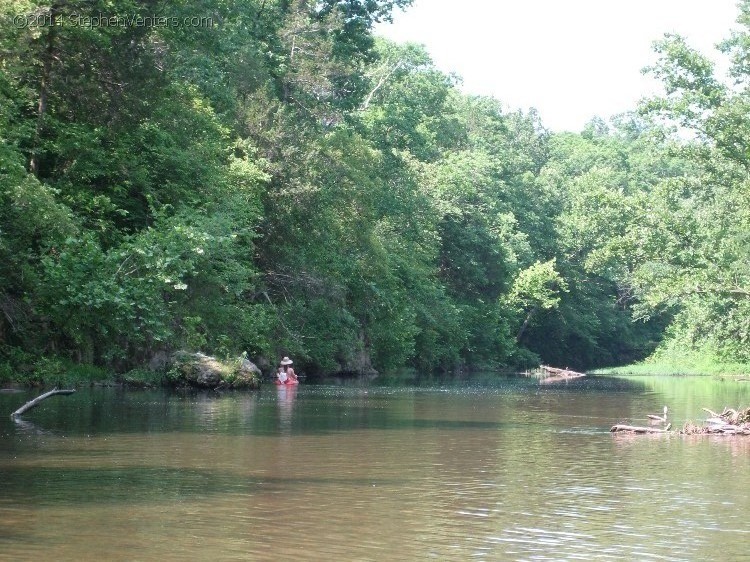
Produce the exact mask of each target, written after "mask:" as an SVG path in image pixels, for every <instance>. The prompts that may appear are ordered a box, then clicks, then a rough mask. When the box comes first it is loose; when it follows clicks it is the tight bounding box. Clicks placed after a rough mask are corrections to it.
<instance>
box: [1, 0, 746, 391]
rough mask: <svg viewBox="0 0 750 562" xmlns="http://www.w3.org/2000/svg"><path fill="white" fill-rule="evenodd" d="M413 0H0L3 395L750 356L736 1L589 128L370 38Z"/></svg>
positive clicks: (413, 49) (667, 44)
mask: <svg viewBox="0 0 750 562" xmlns="http://www.w3.org/2000/svg"><path fill="white" fill-rule="evenodd" d="M410 1H411V0H318V1H317V2H308V1H305V0H295V1H291V0H230V1H228V2H223V1H222V2H219V1H217V0H202V1H199V2H182V1H178V2H174V1H169V2H166V1H162V0H109V1H107V2H104V1H102V0H87V1H83V0H68V1H60V2H55V3H47V2H37V1H33V0H29V1H25V0H22V1H15V0H12V1H8V0H0V22H2V25H1V27H0V312H1V313H0V362H1V363H2V364H3V367H0V379H2V378H3V377H6V378H9V377H11V376H13V373H15V372H16V371H18V370H19V369H21V370H23V369H26V370H28V369H35V368H36V369H43V368H44V367H45V366H47V367H49V366H50V364H51V363H54V362H62V363H61V364H76V363H80V364H89V365H97V366H100V367H105V368H107V369H112V370H115V371H120V372H122V371H126V370H128V369H132V368H134V367H138V366H141V365H144V364H146V363H148V362H149V361H150V360H151V359H152V358H153V357H154V356H156V355H158V354H159V353H161V352H170V351H172V350H176V349H190V350H202V351H204V352H207V353H210V354H216V355H220V356H231V355H237V354H240V353H241V352H242V351H247V353H248V355H249V356H250V357H251V358H253V359H255V360H256V361H258V362H259V363H260V364H261V365H262V364H264V359H265V360H270V361H271V362H273V361H275V360H276V358H278V357H279V356H280V355H282V354H283V355H291V356H293V357H294V358H295V360H296V363H298V364H299V365H300V367H301V369H302V370H303V371H305V372H308V373H311V374H312V373H324V372H335V371H356V372H365V371H372V370H373V369H374V370H377V371H378V372H381V373H389V372H397V371H399V370H401V369H411V370H416V371H418V372H422V373H433V372H445V373H450V372H456V371H457V370H461V369H470V368H480V367H481V368H507V369H515V368H519V367H521V368H523V367H528V366H531V365H535V364H538V363H539V362H540V361H543V362H547V363H551V364H557V365H559V366H569V367H575V368H592V367H596V366H603V365H617V364H624V363H629V362H634V361H638V360H641V359H644V358H646V357H655V358H669V359H670V360H674V361H676V362H678V363H679V362H683V363H691V362H695V361H696V360H697V359H696V358H700V359H701V360H702V361H705V360H710V361H715V362H724V363H750V89H749V86H750V62H748V61H750V0H744V1H743V2H741V4H740V6H739V19H738V22H739V23H740V24H741V26H742V27H741V29H742V31H739V32H736V33H734V34H733V35H732V36H730V37H729V39H728V40H727V41H726V43H725V44H723V45H722V49H723V50H724V52H725V53H727V55H728V56H729V57H730V58H731V61H732V66H731V76H730V77H729V78H728V79H726V80H722V79H720V78H719V77H717V76H716V75H715V72H714V69H713V67H712V64H711V62H710V61H709V60H708V59H707V58H706V57H704V56H703V55H702V54H700V53H698V52H696V51H694V50H693V49H691V48H690V47H689V46H688V45H687V44H686V43H685V41H684V40H683V39H682V38H680V37H677V36H665V37H664V38H663V39H661V40H660V41H658V42H657V43H656V53H657V55H658V56H657V62H656V64H655V65H654V66H653V68H651V69H650V72H652V73H653V74H654V75H655V76H656V77H658V78H659V79H660V80H661V81H662V83H663V85H664V94H663V95H662V96H661V97H659V98H655V99H651V100H646V101H644V103H643V104H642V105H641V106H640V107H638V108H633V112H632V113H630V114H627V115H623V116H621V117H620V118H618V119H615V120H613V122H611V123H605V122H603V121H601V120H593V121H592V122H591V123H590V124H589V125H588V126H587V127H586V128H585V130H583V131H581V132H580V133H551V132H549V131H548V130H546V129H545V127H544V124H543V120H542V117H540V116H539V115H537V114H536V113H534V112H533V111H532V112H522V111H511V112H508V111H506V110H504V109H503V106H502V103H501V102H500V101H498V100H495V99H491V98H486V97H475V96H469V95H466V94H463V93H461V91H460V89H459V87H458V84H457V83H456V79H455V78H454V77H453V76H450V75H446V74H445V73H443V72H440V71H439V70H438V69H436V67H435V66H434V65H433V63H432V61H431V60H430V57H429V55H428V54H427V53H426V52H425V50H424V49H423V48H422V47H420V46H417V45H411V44H406V45H399V44H393V43H390V42H387V41H384V40H381V39H378V38H376V37H375V36H374V34H373V29H374V26H375V25H376V23H378V22H379V21H382V20H384V19H388V18H389V17H391V15H392V12H393V10H395V9H396V8H399V7H404V6H406V5H408V4H409V3H410ZM644 62H645V61H644Z"/></svg>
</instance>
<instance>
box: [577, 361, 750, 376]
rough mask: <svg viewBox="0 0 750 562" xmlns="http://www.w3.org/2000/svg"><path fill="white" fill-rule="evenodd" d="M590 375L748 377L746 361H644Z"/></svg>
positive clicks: (749, 368) (749, 373)
mask: <svg viewBox="0 0 750 562" xmlns="http://www.w3.org/2000/svg"><path fill="white" fill-rule="evenodd" d="M589 373H590V374H592V375H639V376H714V377H748V378H750V364H748V363H716V362H711V361H696V362H694V363H690V364H687V363H675V362H658V361H653V362H652V361H644V362H641V363H634V364H632V365H624V366H621V367H605V368H600V369H594V370H592V371H589Z"/></svg>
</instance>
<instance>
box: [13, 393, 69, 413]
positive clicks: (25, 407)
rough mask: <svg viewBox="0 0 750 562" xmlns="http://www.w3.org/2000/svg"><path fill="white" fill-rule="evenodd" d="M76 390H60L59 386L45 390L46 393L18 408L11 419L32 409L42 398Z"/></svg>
mask: <svg viewBox="0 0 750 562" xmlns="http://www.w3.org/2000/svg"><path fill="white" fill-rule="evenodd" d="M74 392H75V390H58V389H57V388H55V389H52V390H50V391H49V392H45V393H44V394H41V395H39V396H37V397H36V398H34V399H33V400H29V401H28V402H26V404H24V405H23V406H21V407H20V408H18V410H16V411H15V412H13V413H12V414H11V415H10V419H12V420H15V419H16V418H17V417H18V416H20V415H21V414H23V413H24V412H26V411H28V410H31V408H33V407H34V406H37V405H38V404H39V403H40V402H41V401H42V400H46V399H47V398H49V397H50V396H55V395H57V394H63V395H67V394H73V393H74Z"/></svg>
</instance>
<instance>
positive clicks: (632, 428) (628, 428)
mask: <svg viewBox="0 0 750 562" xmlns="http://www.w3.org/2000/svg"><path fill="white" fill-rule="evenodd" d="M671 427H672V425H671V424H670V425H668V426H667V427H666V428H665V429H660V428H658V427H642V426H638V425H625V424H616V425H613V426H612V429H610V431H611V432H612V433H615V432H618V431H624V432H627V433H668V432H669V430H670V428H671Z"/></svg>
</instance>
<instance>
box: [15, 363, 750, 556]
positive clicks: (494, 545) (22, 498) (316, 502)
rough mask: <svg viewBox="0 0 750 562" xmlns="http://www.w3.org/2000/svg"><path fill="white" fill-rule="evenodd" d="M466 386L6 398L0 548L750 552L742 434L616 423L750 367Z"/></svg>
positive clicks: (232, 552)
mask: <svg viewBox="0 0 750 562" xmlns="http://www.w3.org/2000/svg"><path fill="white" fill-rule="evenodd" d="M463 384H464V386H458V385H456V386H430V387H399V388H391V387H377V386H371V385H370V386H360V385H339V386H335V385H330V386H312V385H301V386H300V387H299V388H296V389H295V388H289V389H286V388H281V389H277V388H275V387H270V388H269V387H267V388H264V389H262V390H261V391H259V392H255V393H227V394H185V393H168V392H163V391H132V390H130V391H123V390H117V389H91V390H88V389H84V390H80V391H78V392H77V393H76V394H74V395H72V396H68V397H53V398H50V399H49V400H46V401H45V402H43V403H42V404H41V405H39V406H38V407H37V408H35V409H33V410H30V411H29V412H27V413H26V414H25V415H24V416H23V419H22V420H20V421H18V422H13V421H11V420H10V418H9V414H10V412H12V411H14V410H15V409H16V408H17V407H19V406H20V405H22V404H23V403H24V402H26V401H27V400H29V399H30V398H32V397H33V396H35V395H36V394H37V393H33V392H31V393H13V394H11V393H0V486H1V490H2V492H1V493H0V560H34V561H41V560H123V561H124V560H140V561H152V560H155V561H168V560H211V561H213V560H377V561H387V560H431V559H434V560H674V561H677V560H685V561H706V560H722V561H733V560H747V559H749V558H750V554H748V545H750V519H749V518H748V516H747V514H748V513H749V512H750V493H749V492H748V491H749V490H750V438H744V439H742V438H730V437H681V436H677V435H671V436H636V437H634V436H627V435H619V434H610V433H609V428H610V427H611V426H612V425H613V424H615V423H619V422H628V423H637V424H639V425H645V424H646V420H645V418H646V415H647V414H648V413H656V412H660V411H661V410H662V408H663V406H664V405H668V406H669V408H670V416H671V418H672V420H671V421H672V422H673V424H675V426H682V424H683V423H684V422H685V421H687V420H694V421H700V420H701V419H703V417H704V413H703V412H702V411H701V407H703V406H705V407H709V408H712V409H718V410H721V409H722V408H723V407H724V406H730V407H735V408H736V407H740V406H749V405H750V383H744V384H743V383H736V382H721V381H717V380H715V379H711V378H671V379H668V378H629V379H623V378H600V377H587V378H585V379H581V380H578V381H573V382H569V383H567V384H564V383H561V384H558V385H540V384H539V383H538V381H536V380H535V379H530V378H522V377H511V378H502V379H498V380H497V381H494V382H492V383H485V384H483V385H471V384H470V383H463Z"/></svg>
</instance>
